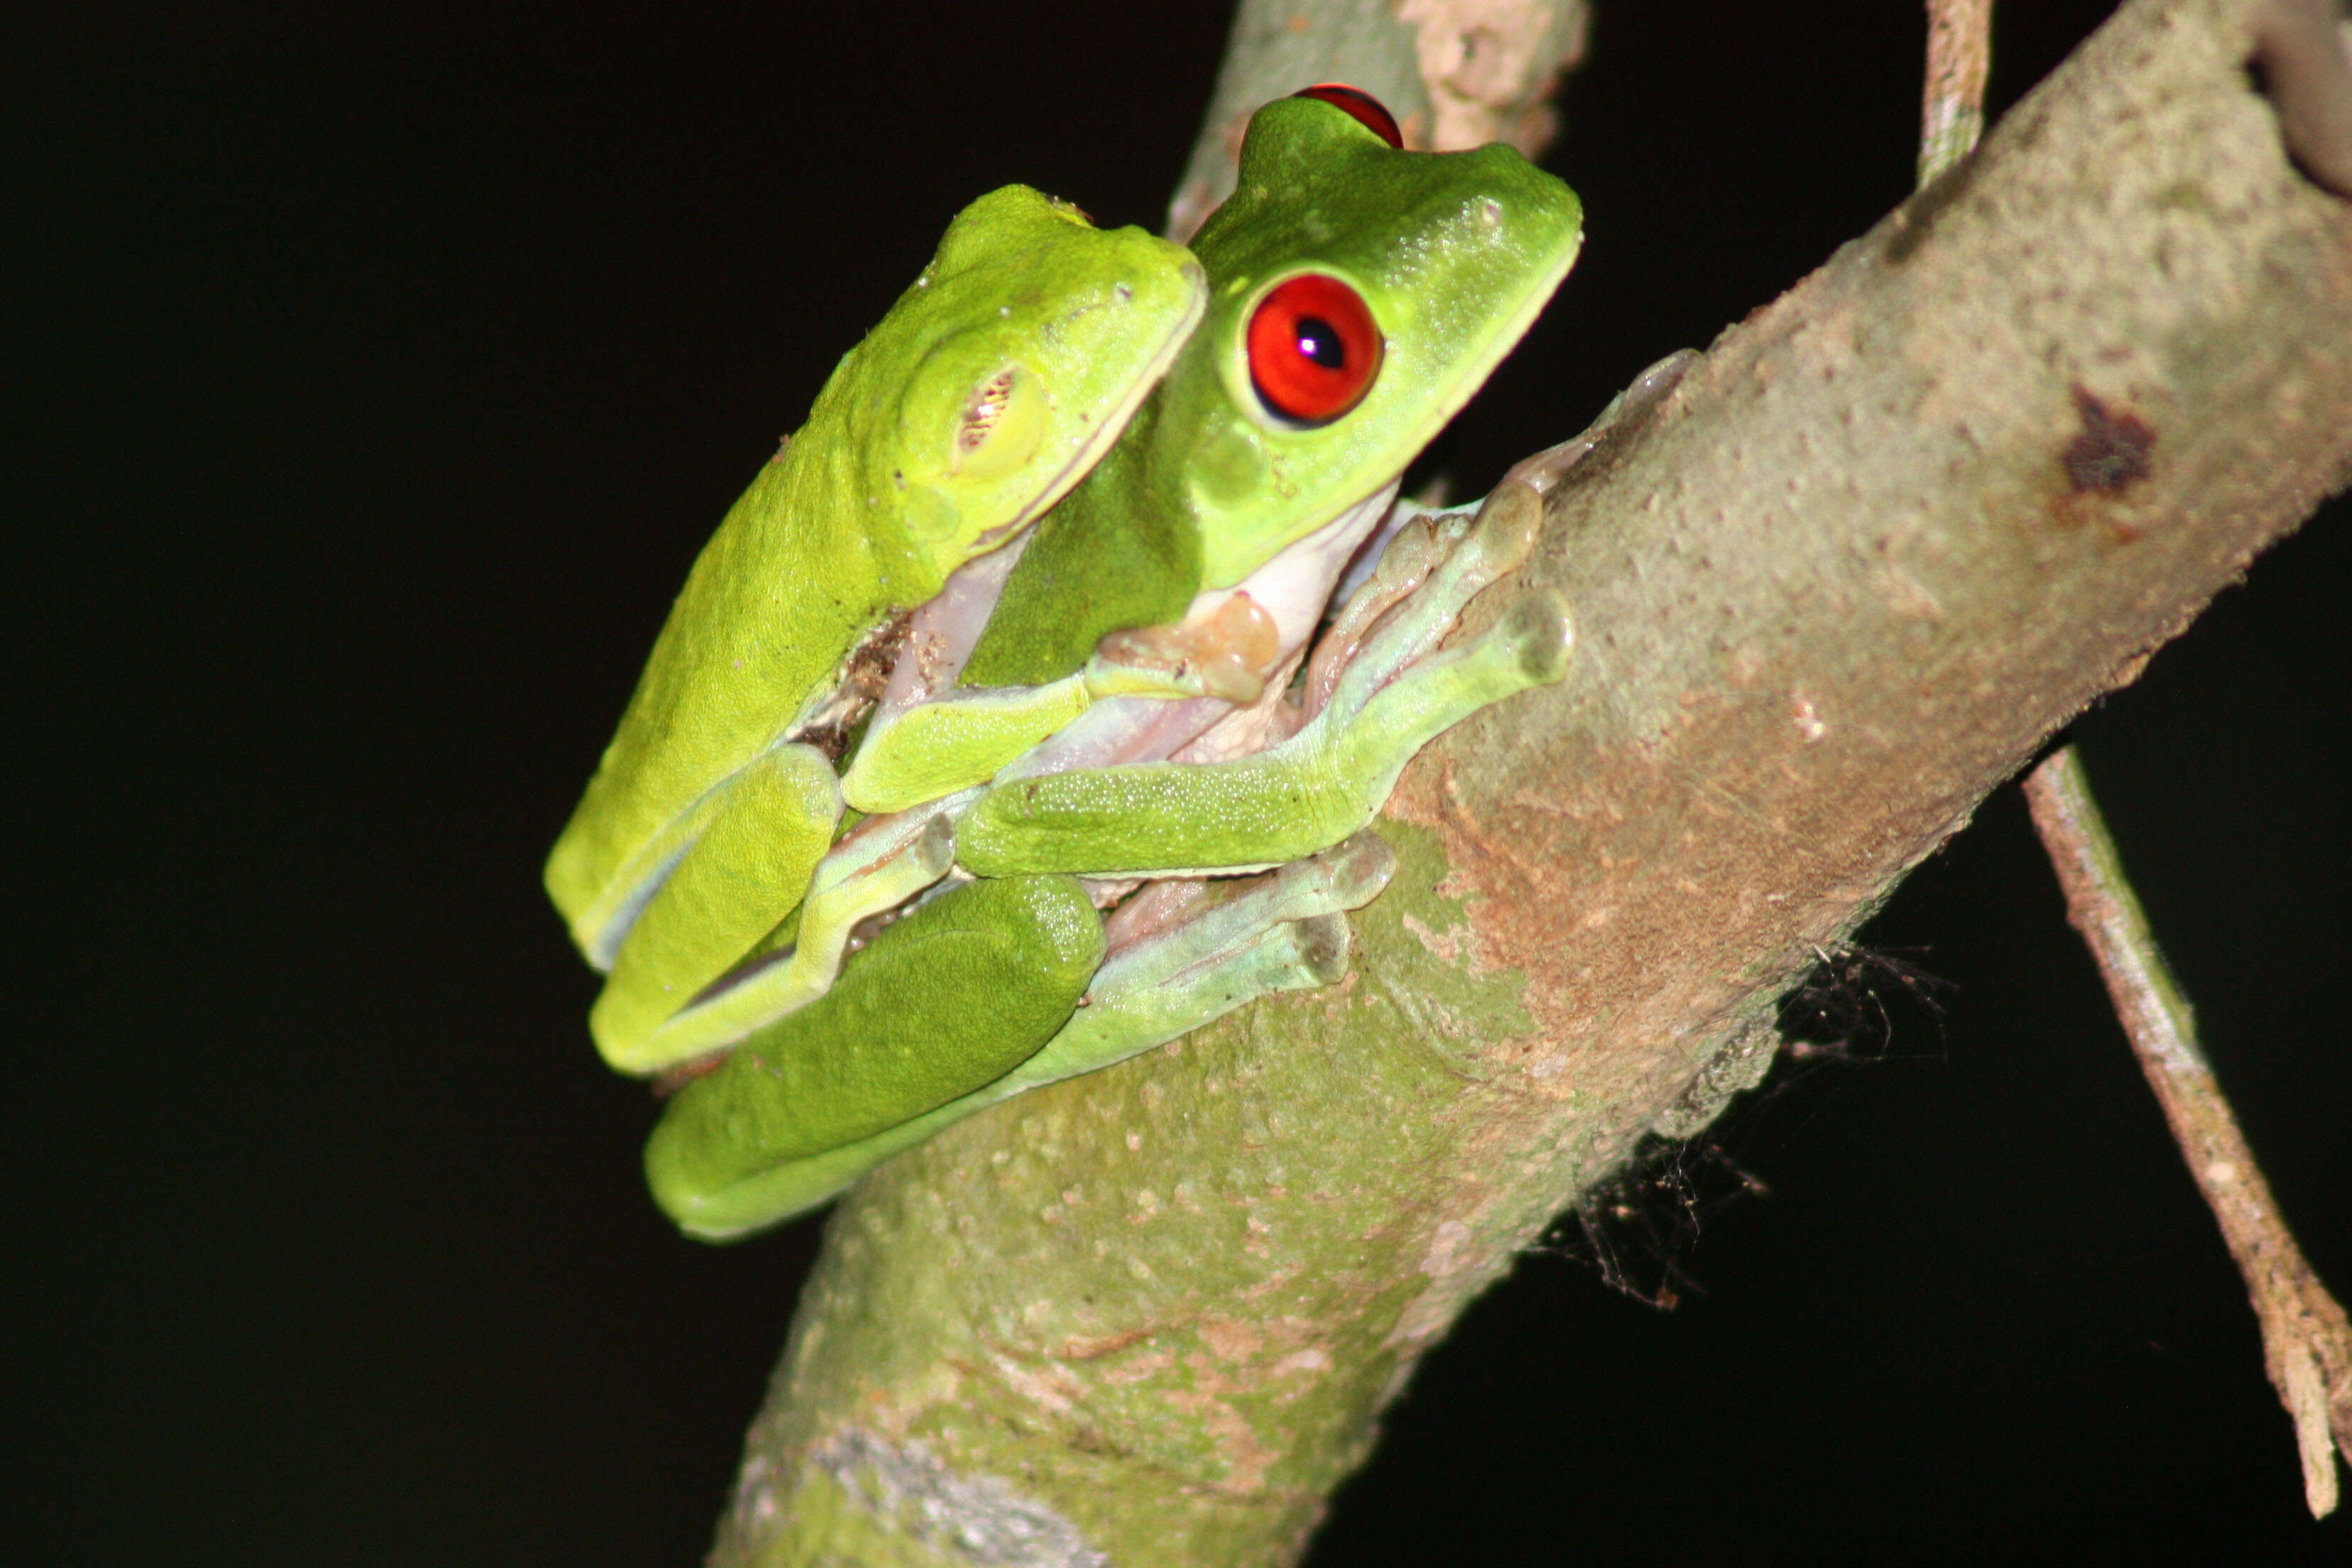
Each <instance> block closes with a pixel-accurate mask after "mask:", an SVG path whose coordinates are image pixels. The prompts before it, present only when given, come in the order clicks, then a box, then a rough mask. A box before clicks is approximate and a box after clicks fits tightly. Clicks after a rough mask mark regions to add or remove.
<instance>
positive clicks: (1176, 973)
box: [646, 834, 1396, 1240]
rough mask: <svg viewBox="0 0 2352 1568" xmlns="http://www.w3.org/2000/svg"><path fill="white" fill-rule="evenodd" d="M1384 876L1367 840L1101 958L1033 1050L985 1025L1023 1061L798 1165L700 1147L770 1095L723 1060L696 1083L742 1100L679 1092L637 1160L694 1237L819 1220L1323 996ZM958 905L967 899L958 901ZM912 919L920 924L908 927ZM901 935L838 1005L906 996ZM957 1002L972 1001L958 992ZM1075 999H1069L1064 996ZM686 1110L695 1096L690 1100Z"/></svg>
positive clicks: (1383, 856)
mask: <svg viewBox="0 0 2352 1568" xmlns="http://www.w3.org/2000/svg"><path fill="white" fill-rule="evenodd" d="M1395 866H1396V858H1395V855H1394V852H1393V851H1391V849H1390V848H1389V847H1388V846H1387V845H1386V844H1384V843H1382V842H1381V840H1380V839H1379V838H1378V837H1375V836H1374V835H1371V834H1363V835H1360V836H1359V837H1356V838H1354V839H1351V840H1349V842H1348V843H1346V844H1343V845H1340V846H1339V847H1337V848H1335V849H1332V850H1329V851H1328V852H1326V853H1325V854H1322V855H1318V856H1316V857H1314V858H1311V859H1307V860H1303V861H1299V862H1297V863H1296V864H1294V865H1289V866H1286V867H1284V868H1282V869H1281V870H1280V871H1278V872H1276V873H1275V874H1274V875H1272V876H1269V877H1265V878H1261V879H1257V880H1255V882H1252V883H1250V884H1248V885H1246V886H1245V887H1243V888H1241V889H1240V890H1239V891H1238V892H1236V893H1234V895H1233V896H1229V897H1226V898H1224V899H1223V900H1222V901H1219V902H1215V903H1213V904H1211V905H1210V906H1209V907H1208V908H1207V909H1206V910H1202V911H1201V912H1197V913H1193V914H1192V917H1191V918H1190V919H1187V920H1184V921H1182V923H1181V924H1178V925H1175V926H1173V927H1171V928H1170V929H1168V930H1165V931H1154V932H1151V933H1150V934H1148V935H1145V936H1143V937H1142V938H1141V939H1140V940H1139V941H1135V942H1130V943H1129V945H1127V946H1126V947H1124V948H1122V949H1121V950H1120V951H1119V952H1116V953H1114V954H1112V955H1111V957H1110V958H1109V960H1108V962H1106V963H1103V964H1102V966H1101V967H1100V968H1099V969H1098V970H1097V971H1096V972H1095V973H1094V974H1093V977H1092V979H1091V980H1090V981H1087V982H1085V983H1084V984H1085V992H1086V1001H1085V1005H1082V1006H1077V1007H1076V1009H1075V1010H1074V1011H1073V1010H1070V1009H1068V1008H1065V1010H1064V1016H1065V1017H1066V1022H1064V1023H1063V1024H1062V1025H1061V1026H1060V1027H1059V1028H1058V1029H1057V1030H1055V1032H1054V1034H1053V1036H1052V1037H1051V1038H1050V1039H1049V1040H1047V1041H1046V1042H1045V1045H1044V1047H1043V1048H1034V1041H1033V1042H1031V1043H1030V1044H1026V1045H1024V1044H1023V1043H1022V1042H1021V1041H1020V1040H1017V1039H1015V1038H1013V1037H1012V1034H1013V1031H1009V1030H1007V1029H1006V1028H1005V1027H1004V1026H1003V1025H1002V1024H999V1023H993V1022H992V1023H991V1027H992V1030H993V1031H994V1035H995V1040H994V1044H995V1045H997V1046H1000V1047H1003V1048H1004V1052H1005V1055H1006V1056H1007V1057H1008V1058H1009V1057H1010V1056H1011V1055H1012V1054H1013V1051H1014V1050H1016V1049H1017V1050H1021V1051H1023V1052H1024V1053H1029V1052H1033V1051H1034V1054H1027V1056H1026V1059H1025V1060H1022V1061H1021V1062H1020V1064H1019V1065H1018V1066H1016V1067H1013V1068H1012V1070H1011V1071H1009V1072H1005V1073H1003V1076H1001V1077H998V1078H995V1079H993V1080H992V1081H991V1082H988V1083H986V1084H984V1085H982V1087H980V1088H978V1089H972V1090H971V1092H969V1093H966V1094H963V1095H961V1097H959V1098H957V1099H953V1100H948V1101H947V1102H946V1103H944V1104H941V1105H939V1106H937V1107H935V1108H934V1109H931V1110H927V1111H925V1112H923V1113H922V1114H920V1115H913V1116H909V1117H908V1119H907V1120H905V1121H900V1122H898V1123H897V1124H896V1125H893V1126H890V1127H887V1128H886V1129H884V1130H883V1131H879V1132H876V1133H874V1134H872V1135H870V1136H868V1137H865V1138H862V1139H859V1140H857V1141H856V1142H848V1143H845V1144H843V1145H841V1146H840V1147H837V1148H833V1149H828V1150H825V1151H824V1152H819V1153H814V1154H809V1155H806V1156H804V1157H801V1158H775V1157H773V1156H771V1157H768V1158H766V1159H765V1160H764V1161H761V1160H750V1159H744V1158H740V1157H739V1158H737V1159H735V1160H734V1161H733V1162H732V1163H727V1162H720V1161H714V1160H712V1159H709V1158H708V1157H706V1156H705V1155H704V1153H703V1152H702V1151H703V1150H705V1149H706V1148H707V1147H709V1146H713V1145H715V1144H717V1143H719V1142H723V1140H721V1139H720V1138H719V1136H718V1134H717V1132H716V1131H715V1129H716V1127H717V1126H718V1125H719V1123H720V1121H722V1120H723V1117H722V1115H721V1112H720V1110H719V1102H721V1101H723V1100H725V1099H726V1098H727V1097H728V1096H729V1095H730V1093H732V1094H738V1095H746V1096H748V1095H751V1094H753V1093H761V1094H764V1093H766V1092H768V1091H767V1090H766V1089H764V1088H760V1087H757V1086H758V1085H759V1084H760V1083H761V1079H759V1078H757V1077H756V1076H755V1069H752V1068H736V1067H735V1066H734V1065H733V1061H734V1058H730V1063H729V1066H728V1067H727V1068H722V1069H721V1071H720V1073H719V1074H714V1075H713V1079H712V1080H706V1081H714V1082H715V1080H717V1079H720V1078H722V1077H724V1076H725V1075H726V1074H728V1073H730V1072H731V1073H733V1074H735V1075H737V1077H738V1079H739V1080H740V1082H741V1083H743V1084H745V1085H750V1086H753V1087H749V1088H741V1089H734V1090H729V1089H724V1088H715V1089H709V1090H706V1089H705V1088H704V1085H703V1083H700V1082H698V1083H695V1084H691V1085H688V1088H687V1089H686V1090H685V1091H684V1093H682V1094H681V1095H679V1097H678V1100H677V1104H676V1105H674V1106H673V1108H672V1109H671V1111H670V1113H669V1116H668V1117H667V1118H666V1119H665V1120H664V1121H663V1124H662V1126H661V1128H660V1129H659V1130H657V1131H656V1133H655V1138H654V1142H653V1143H652V1144H651V1145H649V1146H648V1147H647V1149H646V1172H647V1174H648V1177H649V1179H650V1180H651V1182H652V1184H653V1187H654V1192H655V1195H656V1198H657V1199H658V1200H659V1201H660V1203H661V1205H662V1207H663V1208H664V1209H665V1210H667V1212H668V1213H669V1215H671V1217H672V1218H674V1219H676V1220H677V1223H678V1225H679V1226H681V1227H682V1228H684V1229H685V1230H687V1231H688V1232H689V1233H690V1234H692V1235H696V1236H699V1237H706V1238H708V1239H710V1240H724V1239H726V1238H728V1237H734V1236H740V1235H743V1234H745V1233H746V1232H749V1231H752V1230H757V1229H759V1228H761V1226H769V1225H773V1224H775V1223H777V1222H778V1221H780V1220H785V1219H789V1218H791V1217H792V1216H793V1215H796V1214H800V1213H803V1212H804V1211H805V1210H808V1209H812V1208H814V1207H815V1206H816V1205H819V1204H821V1203H823V1202H824V1201H825V1200H826V1199H827V1198H830V1197H832V1196H833V1195H834V1194H835V1193H838V1192H839V1191H841V1189H842V1188H844V1187H845V1186H847V1185H849V1184H850V1183H852V1182H854V1181H856V1179H857V1178H858V1177H860V1176H862V1175H864V1174H865V1173H866V1172H867V1171H870V1170H872V1169H873V1168H874V1167H875V1166H877V1165H878V1164H880V1163H882V1162H883V1161H885V1160H887V1159H888V1158H889V1157H890V1156H891V1155H893V1154H897V1153H899V1152H902V1151H904V1150H908V1149H911V1148H913V1147H914V1146H915V1145H916V1144H918V1143H920V1142H924V1141H926V1140H927V1139H929V1138H930V1137H931V1136H932V1135H933V1134H935V1133H937V1132H939V1131H941V1130H943V1129H945V1128H947V1127H950V1126H952V1125H953V1124H955V1123H956V1122H958V1121H962V1120H963V1119H964V1118H966V1117H968V1116H971V1115H972V1114H974V1113H975V1112H978V1111H981V1110H986V1109H987V1108H988V1107H990V1106H992V1105H994V1104H996V1103H998V1102H999V1101H1001V1100H1010V1099H1012V1098H1013V1096H1014V1095H1017V1094H1022V1093H1024V1092H1026V1091H1027V1090H1029V1089H1037V1088H1041V1087H1042V1086H1044V1085H1045V1084H1049V1083H1053V1082H1055V1081H1057V1080H1059V1079H1066V1078H1074V1077H1076V1076H1077V1075H1078V1074H1080V1073H1088V1072H1093V1071H1095V1070H1097V1068H1106V1067H1109V1066H1110V1065H1112V1064H1113V1063H1115V1062H1119V1061H1124V1060H1125V1059H1126V1058H1129V1057H1132V1056H1136V1055H1138V1054H1139V1053H1141V1052H1143V1051H1147V1050H1150V1048H1151V1047H1154V1046H1160V1045H1164V1044H1166V1043H1167V1042H1168V1041H1170V1040H1172V1039H1174V1038H1176V1037H1178V1036H1180V1035H1183V1034H1186V1033H1189V1032H1190V1031H1192V1030H1193V1029H1197V1028H1199V1027H1201V1026H1203V1025H1205V1024H1209V1023H1213V1022H1214V1021H1215V1020H1216V1019H1218V1018H1221V1017H1223V1016H1224V1015H1225V1014H1227V1013H1229V1012H1231V1011H1232V1010H1233V1009H1234V1008H1235V1007H1238V1006H1240V1005H1242V1004H1243V1003H1244V1002H1249V1001H1253V1000H1255V999H1256V998H1257V997H1260V996H1266V995H1271V994H1275V993H1276V992H1281V991H1300V990H1308V989H1313V988H1315V987H1318V986H1323V985H1328V984H1332V983H1333V982H1335V981H1337V980H1338V979H1339V977H1340V975H1342V974H1343V973H1346V971H1347V965H1348V924H1347V917H1346V915H1345V914H1344V913H1342V912H1341V911H1343V910H1351V909H1359V908H1361V907H1362V906H1363V905H1365V904H1367V903H1369V902H1370V901H1371V900H1372V899H1373V898H1374V897H1376V896H1377V895H1378V894H1379V893H1380V890H1381V889H1382V888H1383V887H1385V886H1386V885H1387V883H1388V879H1389V878H1390V876H1391V874H1392V873H1393V872H1394V870H1395ZM1013 880H1014V881H1016V882H1018V881H1046V880H1058V879H1042V878H1024V879H1013ZM1000 885H1001V884H994V883H988V882H982V883H978V884H975V886H977V887H982V888H986V887H993V886H1000ZM955 896H958V897H961V896H962V890H961V889H960V890H959V892H958V894H957V895H955ZM947 901H949V900H946V899H942V900H940V902H941V903H945V902H947ZM920 918H921V911H918V913H917V915H916V916H915V917H912V918H911V919H910V921H909V922H908V923H909V924H911V923H912V921H913V920H919V919H920ZM899 929H900V928H898V927H893V928H892V929H891V931H886V932H885V933H884V934H883V935H882V936H881V937H880V938H877V940H876V942H875V943H874V946H873V947H872V948H870V949H868V950H867V951H866V952H865V953H863V954H861V955H860V956H859V958H858V960H857V961H856V963H852V964H851V965H850V966H849V968H848V969H847V970H845V972H844V973H843V975H842V980H841V984H840V985H839V986H838V987H836V990H835V995H840V994H843V993H845V992H847V993H850V994H853V995H854V994H857V993H858V992H859V991H861V990H862V989H864V988H866V987H868V986H871V987H874V988H877V990H885V991H887V990H888V989H890V988H891V987H893V986H894V985H896V986H899V987H900V988H903V987H904V986H905V985H907V984H911V983H912V982H914V981H916V980H919V979H921V978H922V977H923V976H922V974H921V973H920V972H921V971H922V969H923V967H924V966H923V965H921V964H919V963H913V962H912V961H911V955H908V954H905V953H903V952H901V951H899V950H898V949H897V944H896V943H895V942H894V940H893V939H894V937H895V936H896V935H897V933H898V931H899ZM983 978H984V977H983ZM1015 978H1016V979H1017V980H1018V986H1017V987H1016V989H1024V990H1027V992H1028V994H1034V989H1033V988H1034V986H1035V985H1036V984H1037V981H1036V980H1035V979H1034V977H1033V978H1028V979H1019V977H1015ZM970 979H971V977H969V976H968V977H967V980H968V982H969V981H970ZM1047 984H1048V985H1049V986H1050V984H1051V976H1048V977H1047ZM965 989H967V990H969V989H971V985H970V984H969V983H968V984H967V985H966V986H965ZM1070 999H1071V1000H1072V1001H1075V1000H1076V993H1075V992H1072V993H1071V994H1070ZM835 1010H836V1004H835V998H834V997H833V996H828V997H827V998H825V1000H824V1002H823V1003H822V1004H819V1005H818V1006H816V1007H812V1008H810V1009H809V1010H808V1011H807V1012H805V1013H803V1014H797V1015H795V1016H793V1017H792V1018H789V1019H786V1020H784V1022H783V1023H782V1024H779V1025H778V1026H776V1029H777V1031H778V1032H782V1031H784V1030H787V1029H792V1030H794V1031H799V1030H804V1029H810V1028H812V1027H814V1026H820V1025H823V1024H824V1023H825V1022H826V1020H827V1019H828V1018H829V1017H830V1016H831V1015H832V1014H833V1013H834V1012H835ZM990 1011H991V1010H990V1009H989V1008H973V1007H971V1006H969V1005H966V1006H964V1007H963V1008H962V1009H961V1014H960V1015H959V1016H953V1017H950V1018H949V1019H946V1020H943V1021H941V1022H940V1023H939V1024H937V1025H935V1026H933V1027H934V1029H935V1033H934V1035H933V1036H932V1037H929V1046H930V1047H931V1048H932V1049H934V1050H936V1049H938V1047H940V1045H941V1044H942V1042H947V1043H949V1044H950V1045H952V1042H953V1041H954V1040H956V1039H959V1038H961V1035H962V1034H964V1033H967V1032H969V1031H970V1030H971V1028H972V1026H973V1023H974V1020H975V1019H976V1018H977V1019H982V1020H988V1018H989V1014H990ZM803 1020H805V1022H803ZM908 1022H909V1020H908V1017H907V1016H905V1015H903V1014H893V1015H891V1016H889V1018H888V1019H887V1022H886V1023H882V1024H877V1027H898V1026H904V1025H906V1024H908ZM835 1029H836V1033H835V1036H834V1038H835V1040H836V1043H837V1044H838V1045H839V1046H841V1047H848V1046H850V1045H853V1044H854V1045H855V1047H856V1052H865V1051H866V1050H867V1049H868V1048H869V1045H870V1044H871V1040H870V1039H869V1038H868V1037H862V1036H861V1037H856V1038H855V1039H854V1040H852V1039H848V1038H844V1037H840V1036H839V1035H838V1032H837V1030H838V1026H837V1022H836V1024H835ZM763 1037H764V1036H763ZM763 1037H755V1040H754V1041H752V1042H750V1043H748V1044H747V1047H746V1048H747V1049H752V1048H756V1047H758V1044H759V1038H763ZM737 1054H738V1056H739V1057H740V1055H741V1054H742V1053H741V1052H740V1051H739V1052H738V1053H737ZM843 1054H844V1055H845V1056H848V1055H854V1054H855V1053H851V1052H848V1051H847V1050H846V1049H845V1048H844V1051H843ZM697 1097H702V1099H701V1101H699V1102H698V1100H697ZM734 1114H735V1117H736V1120H735V1121H734V1122H732V1123H731V1125H735V1126H739V1127H742V1128H746V1129H749V1128H751V1126H752V1125H753V1121H752V1113H751V1111H749V1110H740V1109H739V1110H737V1111H736V1112H735V1113H734ZM673 1121H675V1123H676V1125H673Z"/></svg>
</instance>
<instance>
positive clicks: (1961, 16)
mask: <svg viewBox="0 0 2352 1568" xmlns="http://www.w3.org/2000/svg"><path fill="white" fill-rule="evenodd" d="M1991 70H1992V0H1927V79H1926V81H1925V84H1924V90H1923V91H1922V92H1921V94H1920V105H1919V183H1920V184H1923V185H1925V184H1927V183H1928V182H1930V181H1932V180H1933V179H1935V177H1936V176H1937V175H1938V174H1942V173H1943V172H1944V171H1945V170H1947V169H1948V168H1950V167H1951V166H1952V165H1953V164H1955V163H1958V162H1959V161H1960V160H1961V159H1963V158H1965V157H1967V156H1968V155H1969V153H1973V152H1975V151H1976V150H1977V142H1978V141H1979V138H1981V137H1982V136H1983V135H1984V94H1985V78H1986V77H1987V76H1988V75H1989V74H1990V72H1991Z"/></svg>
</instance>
